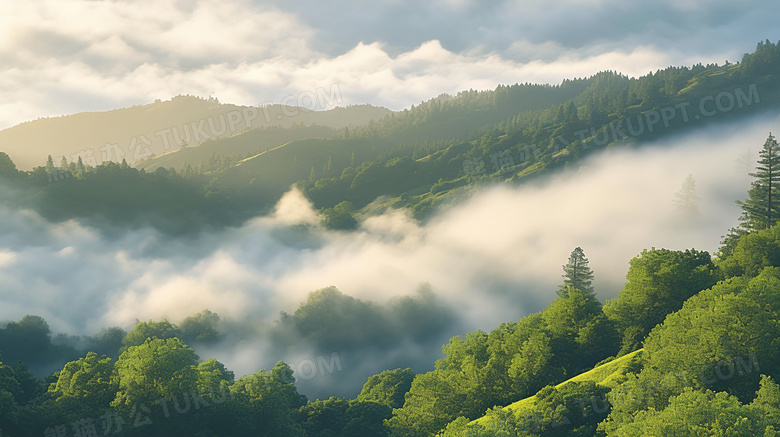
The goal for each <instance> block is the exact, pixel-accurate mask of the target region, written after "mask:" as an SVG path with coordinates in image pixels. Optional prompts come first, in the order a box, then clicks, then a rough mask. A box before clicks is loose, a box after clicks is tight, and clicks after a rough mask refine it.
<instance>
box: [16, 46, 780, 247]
mask: <svg viewBox="0 0 780 437" xmlns="http://www.w3.org/2000/svg"><path fill="white" fill-rule="evenodd" d="M779 64H780V49H778V46H777V45H776V44H773V43H769V42H766V43H761V44H759V45H758V47H757V49H756V51H755V52H754V53H752V54H746V55H745V56H744V58H743V60H742V62H740V63H736V64H728V65H707V66H704V65H694V66H692V67H669V68H667V69H665V70H660V71H657V72H654V73H649V74H648V75H646V76H642V77H639V78H629V77H626V76H624V75H621V74H619V73H616V72H609V71H607V72H602V73H599V74H596V75H594V76H592V77H589V78H586V79H573V80H566V81H564V82H563V83H561V84H560V85H557V86H547V85H532V84H518V85H512V86H504V85H502V86H499V87H498V88H496V89H495V90H493V91H479V92H478V91H464V92H462V93H459V94H458V95H457V96H452V97H450V96H446V95H442V96H439V97H437V98H434V99H431V100H429V101H426V102H423V103H422V104H420V105H419V106H415V107H412V108H410V109H408V110H404V111H402V112H399V113H393V114H390V115H388V116H386V117H384V118H382V119H381V120H380V121H371V122H368V123H367V124H364V125H362V126H358V127H353V128H352V129H349V128H344V129H342V130H338V131H336V132H335V134H334V133H333V131H329V130H328V129H327V128H321V127H316V126H308V127H304V126H301V125H297V126H295V127H292V126H290V127H289V128H285V129H282V128H264V129H259V130H249V131H247V132H244V133H241V134H239V135H236V136H233V137H231V138H222V139H215V140H210V141H206V142H204V143H202V144H200V145H198V146H193V147H186V148H184V149H180V150H178V151H176V152H173V153H169V154H166V155H163V156H160V157H157V158H154V159H148V160H145V161H143V162H140V163H138V164H135V167H136V168H133V167H131V166H129V165H124V164H119V163H103V164H100V165H97V166H91V165H90V164H89V163H88V162H84V161H83V160H81V159H79V160H77V161H76V162H69V161H68V160H67V159H66V160H65V162H54V161H55V160H53V159H52V160H50V162H49V163H47V164H46V165H45V166H41V167H36V168H35V169H34V170H32V171H26V172H20V173H18V177H15V179H16V182H17V184H16V185H17V187H18V188H21V189H24V190H29V195H28V196H27V199H26V201H27V202H28V204H30V205H34V207H35V208H36V209H38V210H40V211H42V213H43V214H44V215H45V216H46V217H49V218H51V219H55V220H64V219H68V218H82V219H86V220H90V221H92V222H95V223H98V222H101V221H106V220H108V221H110V222H111V223H113V224H123V225H129V226H136V225H139V224H140V223H144V224H152V225H153V226H155V227H157V228H159V229H162V230H164V231H166V232H189V231H192V230H196V229H203V228H208V227H222V226H226V225H228V226H230V225H235V224H238V223H241V222H242V221H244V220H246V219H249V218H251V217H253V216H256V215H258V214H264V213H267V212H269V211H270V209H271V207H272V206H273V205H274V204H275V203H276V201H278V199H279V198H280V197H281V196H282V194H283V193H284V192H286V191H287V190H289V188H290V186H291V185H293V184H294V185H296V186H297V187H298V188H299V189H301V190H302V191H303V193H304V194H305V195H306V196H307V197H308V198H309V199H310V200H311V201H312V202H313V203H314V205H315V207H316V208H318V209H321V210H322V212H323V216H324V217H327V218H328V220H326V222H325V224H326V225H327V226H329V227H332V228H350V227H354V220H351V219H349V217H348V216H350V215H354V213H355V212H359V211H360V210H361V209H363V208H365V207H366V206H367V205H369V204H370V203H371V202H373V201H374V200H376V199H377V198H380V199H382V201H381V202H380V203H378V204H376V205H373V206H372V207H371V208H369V209H366V211H364V212H368V211H370V212H377V211H382V210H383V209H385V208H388V207H393V208H408V209H409V210H411V211H412V213H413V214H414V216H415V217H416V218H418V219H425V218H427V217H429V216H430V214H431V213H432V212H433V211H435V210H436V208H437V207H439V206H443V205H447V204H450V203H451V202H452V201H453V199H455V198H457V197H458V196H459V195H460V194H463V193H465V192H466V191H467V190H466V189H467V188H468V187H473V186H475V185H479V184H481V183H484V182H487V181H493V182H498V181H505V182H507V183H511V184H518V183H524V182H526V181H528V180H530V179H532V178H534V177H538V176H541V175H547V174H550V173H551V172H553V171H555V170H556V169H562V168H570V167H576V166H577V165H578V163H579V162H581V160H582V159H584V158H585V157H587V156H589V155H591V154H594V153H598V151H599V150H603V149H605V148H611V147H633V146H636V145H638V144H645V143H648V142H650V141H652V140H654V139H658V138H665V137H670V136H671V135H675V134H679V133H681V132H685V131H691V130H695V129H698V128H701V127H702V126H706V125H708V124H710V123H723V122H735V121H738V120H739V119H740V118H741V117H744V116H746V115H749V114H754V113H758V112H764V111H769V110H772V109H774V108H776V107H777V102H778V101H780V99H778V97H779V96H778V93H779V92H780V91H779V90H780V88H779V86H778V85H779V84H778V77H777V76H776V75H774V74H772V72H773V71H775V70H776V69H777V68H778V66H779ZM355 110H356V111H358V108H356V109H355ZM333 111H336V112H339V111H338V110H336V109H334V110H332V111H331V112H333ZM358 112H359V111H358ZM331 135H335V136H334V137H332V138H330V139H326V138H327V137H330V136H331ZM128 162H130V163H132V162H131V161H128ZM139 169H140V171H139ZM152 169H154V171H152ZM15 174H17V173H15ZM109 174H110V175H109ZM54 182H57V183H54ZM152 186H154V187H155V188H151V187H152ZM130 187H134V188H132V189H130ZM140 187H149V188H148V190H150V191H154V193H155V194H154V195H147V194H148V193H147V191H146V190H147V189H141V188H140ZM174 187H175V188H174ZM171 190H174V191H176V194H173V193H172V192H171ZM84 193H90V194H91V195H90V196H84V195H83V194H84ZM170 195H174V196H179V195H181V196H184V198H188V199H190V200H189V202H188V205H189V206H188V208H193V209H194V210H198V211H199V210H203V211H204V212H203V213H202V214H200V213H199V214H195V215H192V214H190V215H189V216H188V217H183V214H184V213H183V212H182V211H179V210H177V208H178V207H176V206H174V204H172V203H171V202H169V201H168V200H166V199H169V197H167V196H170ZM113 204H116V205H122V206H121V207H120V208H119V209H123V210H126V211H127V214H113V213H112V212H111V211H113V209H112V210H111V211H108V210H107V208H106V206H107V205H113ZM215 205H218V208H217V207H216V206H215ZM337 206H338V208H336V207H337ZM112 214H113V215H112ZM176 228H178V229H176Z"/></svg>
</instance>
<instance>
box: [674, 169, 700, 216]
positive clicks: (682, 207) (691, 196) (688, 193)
mask: <svg viewBox="0 0 780 437" xmlns="http://www.w3.org/2000/svg"><path fill="white" fill-rule="evenodd" d="M674 197H675V199H674V204H675V206H676V207H677V209H678V210H679V211H680V212H681V213H682V214H683V216H684V217H685V218H688V219H690V218H693V217H696V216H697V215H699V206H698V203H699V200H700V197H699V196H697V195H696V180H695V179H693V175H690V174H689V175H688V177H687V178H685V182H683V184H682V189H680V191H678V192H677V193H675V194H674Z"/></svg>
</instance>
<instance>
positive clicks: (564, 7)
mask: <svg viewBox="0 0 780 437" xmlns="http://www.w3.org/2000/svg"><path fill="white" fill-rule="evenodd" d="M421 3H422V5H421ZM779 12H780V3H778V2H777V1H776V0H746V1H741V2H734V1H733V0H711V1H703V0H658V1H653V2H633V1H632V2H626V1H621V0H562V1H557V2H550V1H536V0H523V1H520V0H515V1H511V0H485V1H472V0H431V1H427V2H412V1H407V0H374V1H370V2H361V1H356V0H334V1H329V2H323V1H319V0H298V1H281V0H276V1H273V0H272V1H260V0H255V1H250V0H219V1H216V0H203V1H177V0H138V1H129V0H123V1H75V0H51V1H47V0H30V1H24V2H22V1H6V0H3V1H0V129H3V128H7V127H10V126H13V125H15V124H17V123H20V122H23V121H27V120H33V119H36V118H38V117H45V116H58V115H64V114H70V113H75V112H82V111H99V110H109V109H114V108H118V107H125V106H130V105H134V104H145V103H150V102H152V101H153V100H155V99H157V98H160V99H163V100H166V99H170V98H171V97H172V96H174V95H177V94H194V95H198V96H203V97H207V96H215V97H217V98H219V99H220V101H222V102H225V103H235V104H243V105H258V104H261V103H278V102H281V101H282V100H283V99H284V98H285V97H286V96H290V95H297V94H299V93H301V92H306V91H311V90H316V89H318V88H325V89H328V90H331V89H332V88H331V87H332V86H333V85H334V84H335V85H337V86H338V89H339V91H340V93H341V97H342V101H343V104H359V103H371V104H374V105H381V106H386V107H388V108H390V109H394V110H398V109H403V108H406V107H408V106H410V105H411V104H416V103H419V102H420V101H423V100H427V99H429V98H431V97H435V96H436V95H438V94H440V93H443V92H445V93H456V92H458V91H460V90H464V89H469V88H473V89H492V88H495V86H496V85H497V84H500V83H502V84H512V83H516V82H521V83H522V82H545V83H558V82H560V81H561V80H562V79H563V78H566V77H573V76H576V77H582V76H588V75H591V74H594V73H596V72H598V71H601V70H617V71H620V72H623V73H625V74H628V75H631V76H637V75H642V74H646V73H647V72H649V71H651V70H656V69H658V68H663V67H666V66H668V65H691V64H693V63H696V62H702V63H714V62H717V63H721V64H722V63H723V62H724V61H726V60H729V61H731V62H734V61H738V60H739V59H741V57H742V54H744V53H746V52H750V51H753V50H754V48H755V46H756V43H757V42H758V41H762V40H765V39H769V40H771V41H777V40H778V39H780V27H778V26H777V25H776V23H775V20H776V18H777V16H778V13H779ZM287 101H289V99H288V100H287Z"/></svg>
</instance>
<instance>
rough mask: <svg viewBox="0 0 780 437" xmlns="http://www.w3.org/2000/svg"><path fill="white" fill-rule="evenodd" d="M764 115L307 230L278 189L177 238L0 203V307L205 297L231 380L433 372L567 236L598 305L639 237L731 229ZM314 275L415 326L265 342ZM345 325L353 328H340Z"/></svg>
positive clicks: (10, 312)
mask: <svg viewBox="0 0 780 437" xmlns="http://www.w3.org/2000/svg"><path fill="white" fill-rule="evenodd" d="M778 127H780V123H778V121H777V120H776V119H774V118H772V117H760V118H754V119H753V120H751V121H749V122H748V121H743V122H741V123H737V124H731V125H728V126H724V127H711V128H709V129H708V130H706V131H700V132H696V133H694V134H690V135H686V136H682V137H676V138H675V139H673V140H668V141H665V142H663V143H662V144H652V145H647V146H646V147H643V148H641V149H634V150H614V151H608V152H604V153H601V154H599V156H598V157H595V158H593V159H590V160H588V161H586V162H584V163H583V166H582V167H581V168H578V169H574V170H572V171H566V172H562V173H561V174H559V175H557V176H556V177H553V178H550V179H549V180H548V181H547V182H545V183H544V184H542V185H540V186H533V187H531V186H526V187H519V188H513V187H509V186H494V187H486V188H485V189H482V190H480V191H479V192H475V193H474V195H473V196H472V197H471V198H470V199H469V200H467V201H465V202H463V203H461V204H459V205H458V206H456V207H453V208H451V209H449V210H447V211H445V212H443V213H442V214H440V215H439V216H437V217H435V218H434V219H433V220H431V221H430V222H429V223H428V224H426V225H424V226H421V225H418V224H416V223H415V222H414V221H413V220H411V219H410V218H409V217H408V216H407V215H406V214H405V213H404V212H401V211H395V212H391V213H386V214H384V215H382V216H376V217H372V218H369V219H367V220H365V221H364V222H363V223H362V224H361V227H360V229H359V230H358V231H356V232H351V233H340V232H328V231H324V230H321V229H319V228H318V227H316V226H309V227H308V230H306V229H307V228H306V227H301V226H296V225H297V224H300V223H302V222H312V223H313V222H316V213H315V212H314V211H313V210H312V209H311V206H310V205H309V204H308V202H307V201H306V200H305V199H304V198H303V197H302V196H301V194H300V193H298V192H295V191H291V192H289V193H287V194H286V195H285V196H284V198H283V199H282V200H281V201H280V202H279V205H278V207H277V212H276V214H275V215H274V216H272V217H260V218H256V219H254V220H252V221H250V222H248V223H246V224H245V225H244V226H243V227H241V228H237V229H228V230H225V231H221V232H219V233H214V234H209V235H201V236H200V237H197V238H195V239H187V240H183V239H178V240H177V239H174V240H171V239H170V238H168V237H162V236H161V235H160V234H158V233H157V232H156V231H154V230H151V229H148V230H144V231H133V232H128V233H126V234H125V235H124V236H123V237H121V238H113V239H109V238H106V237H103V236H102V235H101V234H100V233H99V232H97V231H96V230H93V229H90V228H86V227H83V226H81V225H80V224H78V223H76V222H68V223H64V224H51V223H48V222H46V221H45V220H44V219H42V218H41V217H40V216H38V215H37V214H36V213H35V212H33V211H29V210H16V209H12V208H10V207H7V206H0V283H1V284H2V294H1V295H0V320H3V321H10V320H18V319H20V318H21V317H22V316H24V315H25V314H36V315H40V316H42V317H44V318H45V319H46V321H47V322H48V323H49V325H50V326H51V328H52V330H53V331H54V332H65V333H69V334H90V335H91V334H95V333H96V332H98V331H99V330H100V329H101V328H103V327H108V326H121V327H123V328H124V329H126V330H130V329H132V327H133V326H134V323H135V321H136V320H137V319H140V320H149V319H153V320H161V319H163V318H166V317H167V318H168V319H169V320H170V321H172V322H174V323H177V322H179V321H181V320H182V319H183V318H184V317H186V316H190V315H193V314H195V313H198V312H200V311H202V310H203V309H209V310H211V311H213V312H216V313H218V314H219V315H220V316H221V318H222V322H223V329H225V330H231V332H228V333H226V336H225V340H224V341H223V343H221V344H219V345H215V346H213V347H210V348H208V349H205V348H199V350H198V353H199V354H200V356H201V358H202V359H207V358H211V357H214V358H217V359H219V360H220V361H222V362H224V363H225V364H226V365H227V366H228V368H229V369H231V370H233V371H235V372H236V375H237V376H239V375H243V374H248V373H253V372H255V371H258V370H260V369H261V368H267V369H270V368H271V367H273V364H274V363H275V362H276V361H277V360H284V361H286V362H288V363H290V364H291V366H293V367H294V368H295V367H296V365H297V366H298V367H300V366H301V363H304V362H309V363H311V362H316V357H317V356H324V357H325V358H326V361H328V362H331V359H333V358H334V355H332V354H333V353H336V354H337V355H336V356H335V357H337V359H338V361H339V364H340V368H341V370H338V369H339V366H335V367H334V368H333V369H332V371H330V370H329V371H327V372H323V373H324V374H319V373H317V374H316V375H313V376H312V375H311V373H312V372H311V369H306V370H305V372H308V373H309V374H310V375H309V378H308V379H305V378H300V377H299V378H298V379H299V384H298V385H299V390H300V391H301V392H303V393H305V394H307V395H309V396H310V397H313V396H320V397H323V396H324V397H327V396H329V395H342V396H354V395H356V394H357V392H358V391H359V390H360V387H361V386H362V384H363V383H364V382H365V380H366V378H367V377H368V376H370V375H372V374H375V373H378V372H380V371H382V370H384V369H391V368H397V367H412V368H413V369H414V370H415V371H416V372H423V371H427V370H430V369H432V367H433V362H434V361H435V360H436V359H437V358H439V357H440V356H441V345H442V344H444V343H446V342H447V340H448V339H449V338H450V337H452V336H454V335H458V334H464V333H466V332H469V331H474V330H477V329H482V330H486V331H489V330H491V329H493V328H495V327H496V326H497V325H498V324H500V323H502V322H509V321H517V320H518V319H520V318H522V317H524V316H526V315H527V314H529V313H531V312H536V311H539V310H541V309H543V308H544V307H545V306H546V305H547V304H549V303H550V302H551V301H552V300H553V299H554V298H555V297H556V294H555V290H556V288H557V287H558V285H559V284H560V283H561V281H562V278H561V274H562V269H561V266H562V265H563V264H564V263H565V262H566V261H567V258H568V256H569V253H570V252H571V251H572V249H574V248H575V247H576V246H581V247H582V248H583V249H584V251H585V254H586V256H587V257H588V258H589V260H590V266H591V268H592V269H593V270H594V272H595V280H594V286H595V288H596V291H597V294H598V297H599V298H600V299H601V300H602V301H604V300H605V299H610V298H614V297H616V296H617V294H618V292H619V291H620V289H621V287H622V285H623V283H624V281H625V275H626V272H627V269H628V261H629V260H630V259H631V258H632V257H634V256H636V255H637V254H638V253H639V252H641V251H642V250H643V249H646V248H647V249H649V248H651V247H665V248H669V249H686V248H696V249H702V250H707V251H710V252H711V253H713V252H715V251H716V250H717V248H718V245H719V240H720V238H721V236H722V235H724V234H725V232H726V231H727V230H728V229H729V228H731V227H733V226H735V225H737V223H738V217H739V215H740V210H739V208H738V207H737V206H736V205H735V203H734V201H735V200H742V199H744V198H745V197H746V193H747V189H748V188H749V184H750V181H751V180H752V178H750V177H749V176H748V175H747V173H748V172H749V171H752V167H753V165H754V163H755V161H756V159H757V157H758V151H759V149H760V148H761V146H762V145H763V143H764V141H765V140H766V137H767V135H768V133H769V132H770V131H773V130H774V131H776V130H778ZM618 149H619V148H618ZM688 174H691V175H693V178H694V179H695V181H696V187H697V194H698V196H699V197H700V198H701V200H700V201H699V203H698V209H699V215H698V216H695V217H685V216H684V214H683V213H682V212H680V211H679V210H678V209H677V208H676V207H675V205H674V203H673V200H674V195H675V193H676V192H678V191H680V189H681V186H682V183H683V181H684V180H685V178H686V176H687V175H688ZM328 286H335V287H336V288H338V289H339V290H340V291H341V292H343V293H344V294H346V295H349V296H352V297H354V298H356V299H360V300H362V301H373V302H375V303H376V304H377V305H376V306H374V307H373V308H374V310H375V311H378V312H379V313H382V314H385V315H386V317H387V319H388V320H409V318H408V317H407V318H406V319H403V317H401V316H400V315H401V314H406V315H407V316H408V314H410V311H411V314H415V313H414V311H418V312H417V314H420V316H419V317H417V318H415V319H419V320H418V322H419V323H387V324H385V325H380V326H386V327H387V328H386V329H387V330H388V331H389V332H378V333H377V332H375V333H373V334H366V327H365V326H364V325H360V326H351V325H350V324H351V323H354V320H355V318H354V317H352V316H354V314H341V315H338V316H336V317H333V316H332V315H331V317H323V318H322V319H323V326H321V330H322V332H323V335H325V336H327V334H328V333H340V334H339V335H342V336H345V337H346V338H344V341H343V342H341V343H340V345H339V346H338V348H336V347H334V346H333V345H334V344H337V343H334V341H333V340H334V339H333V338H330V340H329V341H325V340H323V341H324V342H320V343H318V341H319V340H317V339H318V338H324V337H317V336H309V337H307V338H306V339H300V341H299V343H300V344H299V345H298V346H297V347H295V348H289V347H284V346H283V345H281V344H278V336H272V335H271V334H270V333H271V332H272V331H273V329H272V327H273V326H274V323H275V321H276V320H278V319H279V314H280V311H286V312H288V313H294V312H295V310H296V309H297V308H298V306H299V305H300V304H301V303H302V302H303V301H305V299H306V297H307V295H308V294H309V293H310V292H312V291H315V290H318V289H321V288H325V287H328ZM421 290H422V291H421ZM426 290H429V291H430V292H432V293H433V294H434V296H432V295H431V294H430V293H429V292H428V291H426ZM399 296H412V297H413V299H407V300H404V301H401V300H399V299H398V297H399ZM394 298H395V299H394ZM361 308H362V307H361ZM372 314H373V313H372ZM399 317H400V318H399ZM236 327H240V333H239V334H236V333H235V332H233V330H235V329H238V328H236ZM353 335H354V336H355V337H354V338H358V336H362V337H360V338H361V339H362V340H361V341H360V342H357V341H356V342H351V339H352V336H353ZM366 335H375V336H380V337H381V338H375V339H372V338H369V339H368V340H366V338H365V336H366ZM288 340H289V339H288ZM326 340H327V339H326ZM328 347H330V348H331V349H337V350H328V349H326V348H328ZM307 360H311V361H307Z"/></svg>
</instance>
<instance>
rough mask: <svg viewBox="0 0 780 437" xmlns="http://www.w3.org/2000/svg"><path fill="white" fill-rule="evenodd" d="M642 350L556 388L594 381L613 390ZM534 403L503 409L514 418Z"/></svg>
mask: <svg viewBox="0 0 780 437" xmlns="http://www.w3.org/2000/svg"><path fill="white" fill-rule="evenodd" d="M642 351H643V349H639V350H637V351H634V352H631V353H630V354H628V355H624V356H622V357H620V358H617V359H614V360H612V361H610V362H608V363H604V364H602V365H600V366H598V367H596V368H594V369H592V370H589V371H587V372H585V373H581V374H579V375H577V376H575V377H573V378H571V379H568V380H566V381H564V382H562V383H560V384H558V385H557V386H556V387H559V388H560V387H562V386H564V385H566V384H568V383H570V382H584V381H594V382H596V383H597V384H599V385H603V386H606V387H609V388H615V387H616V386H618V385H619V384H620V377H621V376H622V375H625V374H626V371H627V369H628V367H629V364H631V363H632V362H633V361H634V360H635V359H639V357H640V355H641V353H642ZM535 403H536V395H534V396H531V397H528V398H525V399H522V400H520V401H517V402H515V403H513V404H510V405H507V406H506V407H504V408H505V409H509V410H511V411H512V412H513V413H514V414H515V416H516V417H517V416H520V415H522V414H523V413H527V412H528V410H529V409H530V408H532V407H533V406H534V404H535ZM488 420H490V419H489V418H488V417H480V418H479V419H476V420H474V421H472V422H471V424H480V425H485V424H486V423H487V421H488Z"/></svg>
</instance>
